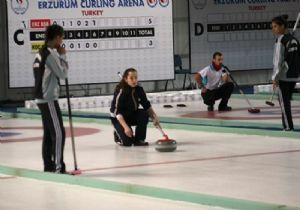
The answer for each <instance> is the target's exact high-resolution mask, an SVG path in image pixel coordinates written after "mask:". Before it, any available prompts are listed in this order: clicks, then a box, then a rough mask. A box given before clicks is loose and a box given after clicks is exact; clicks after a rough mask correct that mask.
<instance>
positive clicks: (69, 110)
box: [65, 79, 78, 170]
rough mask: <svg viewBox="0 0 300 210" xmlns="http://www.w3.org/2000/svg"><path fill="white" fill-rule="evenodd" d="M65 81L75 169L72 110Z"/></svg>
mask: <svg viewBox="0 0 300 210" xmlns="http://www.w3.org/2000/svg"><path fill="white" fill-rule="evenodd" d="M65 83H66V94H67V101H68V113H69V123H70V131H71V142H72V150H73V158H74V168H75V170H77V169H78V168H77V158H76V150H75V141H74V129H73V121H72V110H71V102H70V94H69V82H68V79H66V80H65Z"/></svg>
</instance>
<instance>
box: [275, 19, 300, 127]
mask: <svg viewBox="0 0 300 210" xmlns="http://www.w3.org/2000/svg"><path fill="white" fill-rule="evenodd" d="M287 19H288V16H287V15H281V16H277V17H274V18H273V19H272V32H273V33H274V34H275V35H276V36H277V39H276V43H275V48H274V57H273V75H272V83H273V90H274V91H275V90H276V89H277V88H278V100H279V104H280V107H281V112H282V125H283V129H284V130H285V131H293V130H294V124H293V118H292V112H291V99H292V94H293V92H294V88H295V84H296V81H299V79H300V78H299V76H300V49H299V47H300V46H299V41H298V40H297V39H296V38H295V37H294V36H293V35H292V34H290V33H289V31H288V21H287Z"/></svg>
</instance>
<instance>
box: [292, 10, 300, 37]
mask: <svg viewBox="0 0 300 210" xmlns="http://www.w3.org/2000/svg"><path fill="white" fill-rule="evenodd" d="M299 20H300V12H299V13H298V16H297V19H296V22H295V25H294V28H293V32H292V33H293V34H294V33H295V31H296V29H297V26H298V22H299Z"/></svg>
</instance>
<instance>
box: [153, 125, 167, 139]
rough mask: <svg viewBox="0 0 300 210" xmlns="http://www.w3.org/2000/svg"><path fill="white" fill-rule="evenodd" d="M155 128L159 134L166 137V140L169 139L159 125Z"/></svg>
mask: <svg viewBox="0 0 300 210" xmlns="http://www.w3.org/2000/svg"><path fill="white" fill-rule="evenodd" d="M156 128H157V129H158V130H159V131H160V133H161V134H162V135H163V136H164V137H166V139H169V137H168V135H167V134H166V133H165V132H164V131H163V129H162V127H161V126H160V125H158V126H157V127H156Z"/></svg>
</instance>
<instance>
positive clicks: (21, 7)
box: [10, 0, 29, 15]
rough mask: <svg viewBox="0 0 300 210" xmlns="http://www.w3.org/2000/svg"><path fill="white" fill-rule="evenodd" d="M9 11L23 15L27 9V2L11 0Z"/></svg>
mask: <svg viewBox="0 0 300 210" xmlns="http://www.w3.org/2000/svg"><path fill="white" fill-rule="evenodd" d="M10 2H11V9H12V10H13V11H14V12H15V13H16V14H17V15H23V14H25V12H26V11H27V9H28V7H29V2H28V0H11V1H10Z"/></svg>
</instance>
